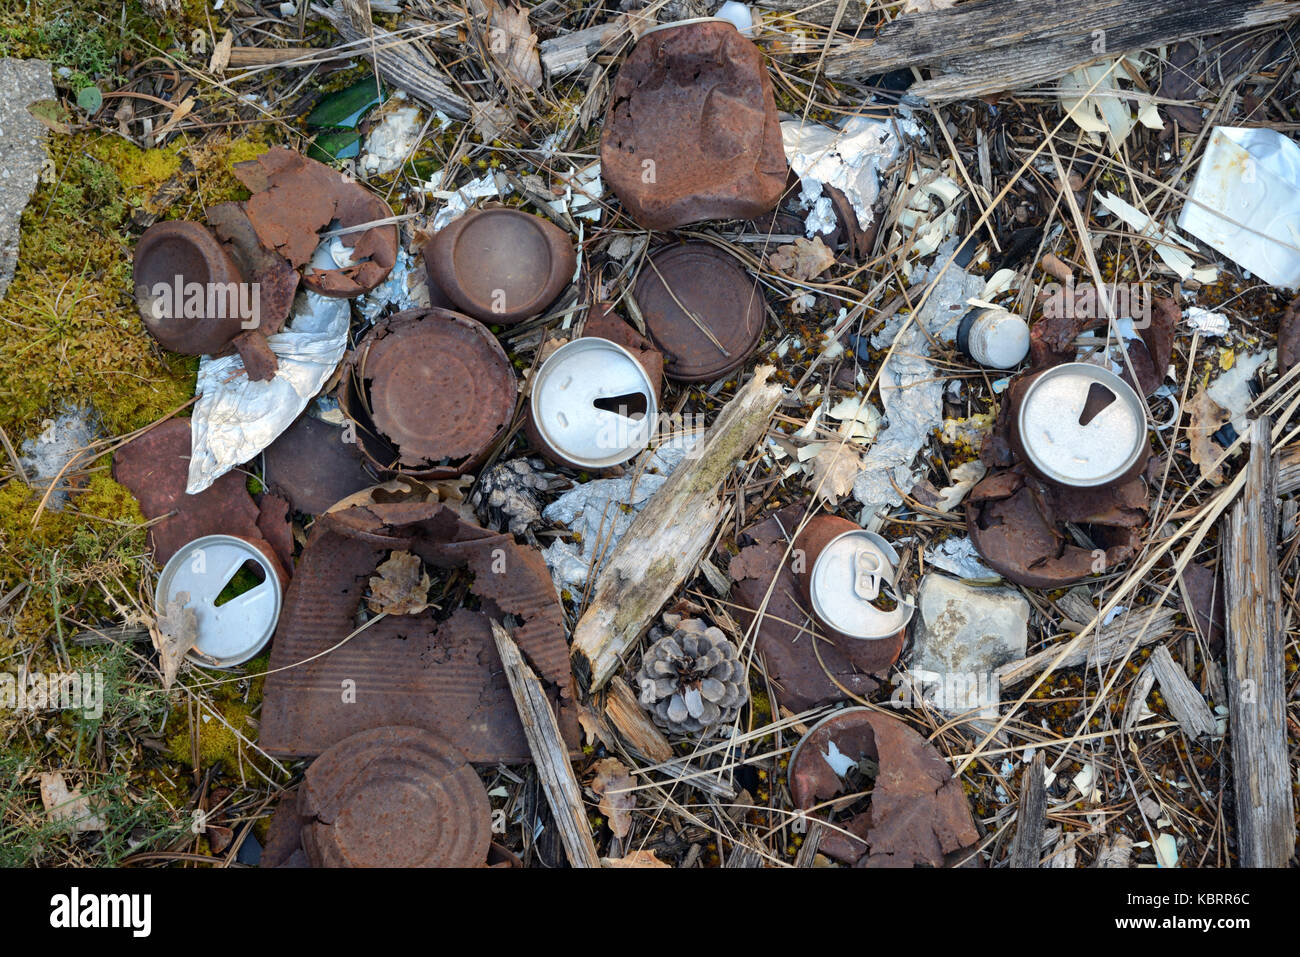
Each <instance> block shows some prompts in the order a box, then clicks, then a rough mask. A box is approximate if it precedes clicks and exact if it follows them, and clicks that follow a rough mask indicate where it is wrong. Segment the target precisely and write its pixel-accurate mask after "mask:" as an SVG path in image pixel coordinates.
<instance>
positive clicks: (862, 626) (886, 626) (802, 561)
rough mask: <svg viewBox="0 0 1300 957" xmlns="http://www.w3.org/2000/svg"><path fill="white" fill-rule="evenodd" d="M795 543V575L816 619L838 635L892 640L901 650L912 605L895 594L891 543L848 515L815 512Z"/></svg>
mask: <svg viewBox="0 0 1300 957" xmlns="http://www.w3.org/2000/svg"><path fill="white" fill-rule="evenodd" d="M794 547H795V560H796V562H797V564H796V566H795V570H796V578H797V579H798V581H799V585H800V588H801V589H802V590H803V593H804V597H805V599H806V600H807V602H808V607H809V608H810V609H811V611H812V613H813V614H814V615H815V616H816V617H817V619H818V621H820V622H821V623H822V624H823V625H824V626H825V627H826V628H828V629H829V630H830V631H831V632H832V633H833V634H835V635H837V636H840V637H844V638H848V639H856V640H859V641H894V642H897V644H898V650H899V651H900V652H901V651H902V648H903V639H904V637H905V636H906V632H907V623H908V622H909V621H911V619H912V613H913V612H914V611H915V610H916V609H915V606H914V605H912V604H911V603H910V602H908V601H906V600H904V599H903V598H902V597H900V596H899V595H898V594H897V593H896V590H895V586H894V576H895V574H896V573H897V570H898V553H897V552H896V551H895V550H894V547H893V546H892V545H890V544H889V543H888V542H887V541H885V539H883V538H881V537H880V536H879V535H877V534H876V533H875V532H869V531H867V530H866V529H864V528H862V527H860V526H859V525H857V524H856V523H855V522H851V521H849V520H848V519H846V518H840V517H838V516H835V515H818V516H816V517H815V518H813V519H811V520H810V521H809V522H808V524H807V525H806V526H804V530H803V531H802V532H801V533H800V534H799V535H798V537H796V538H795V541H794Z"/></svg>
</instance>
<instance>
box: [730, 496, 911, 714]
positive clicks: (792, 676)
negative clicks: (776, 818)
mask: <svg viewBox="0 0 1300 957" xmlns="http://www.w3.org/2000/svg"><path fill="white" fill-rule="evenodd" d="M805 510H806V506H805V505H804V504H795V505H790V506H787V507H786V508H784V509H782V510H781V511H779V512H777V513H775V514H774V515H772V516H770V517H768V518H767V519H765V520H764V521H762V522H759V523H758V524H756V525H754V526H751V527H750V528H747V529H745V531H743V532H742V533H741V534H740V538H739V542H738V543H739V544H740V545H742V546H743V547H742V549H741V551H740V554H738V555H736V556H735V557H734V558H732V559H731V564H730V568H729V571H730V573H731V577H732V580H733V581H735V588H734V590H733V592H732V594H733V596H734V597H735V600H736V604H737V606H738V607H737V608H736V609H735V615H736V621H737V623H738V624H739V625H740V627H741V628H745V629H747V628H748V627H749V625H750V623H751V622H752V621H753V620H754V617H755V614H756V609H758V608H759V607H760V606H761V605H762V603H763V599H764V596H765V595H766V594H767V589H768V586H769V585H770V584H771V583H772V581H773V579H775V580H776V584H775V585H774V586H773V588H772V596H771V598H770V600H769V601H768V603H767V610H766V613H765V614H764V616H763V620H762V622H761V623H760V625H759V627H758V632H757V636H756V639H755V640H756V642H757V647H758V651H759V653H760V654H761V655H762V656H763V660H764V662H765V663H766V666H767V672H768V676H769V677H770V678H771V680H772V684H773V686H774V688H775V689H776V694H777V697H778V698H779V700H780V703H781V704H782V705H784V706H785V707H787V708H789V709H790V710H791V711H796V712H797V711H804V710H806V709H808V708H813V707H816V706H818V705H823V704H829V703H831V702H833V701H841V700H843V699H844V697H845V693H844V690H842V688H843V689H847V690H848V691H850V692H852V693H853V694H856V695H861V696H866V695H869V694H871V693H872V692H873V691H875V690H876V689H877V688H878V687H879V686H880V682H879V681H878V680H877V678H876V677H875V675H877V674H879V673H881V672H883V671H885V670H886V669H887V668H888V667H889V666H890V665H891V664H892V663H893V662H894V661H895V660H897V658H898V655H899V652H900V651H902V647H903V639H904V636H903V635H902V634H900V635H897V636H895V637H894V638H889V639H884V640H882V641H861V640H856V639H854V640H851V641H845V640H841V639H837V638H834V637H826V636H825V633H824V631H823V630H822V629H821V628H820V626H818V625H816V624H815V623H814V622H813V619H812V617H811V614H810V613H809V612H808V611H806V610H805V608H806V604H805V602H804V600H803V598H802V597H801V592H800V588H799V583H798V580H797V578H796V576H795V574H794V571H793V570H792V569H791V561H788V560H787V561H785V562H783V561H782V560H781V559H782V555H784V553H785V547H786V542H787V538H786V535H787V534H791V535H792V534H793V533H794V530H795V528H796V527H797V526H798V523H799V520H800V519H801V518H802V517H803V513H804V511H805ZM783 530H784V531H783ZM792 557H793V556H792ZM814 628H815V629H817V630H816V632H815V633H814V631H813V630H812V629H814ZM814 634H815V635H816V637H814ZM814 641H815V642H817V645H816V648H815V649H814V646H813V642H814ZM818 655H820V658H821V661H820V662H819V661H818ZM823 663H824V664H825V668H823V667H822V664H823ZM841 686H842V687H841Z"/></svg>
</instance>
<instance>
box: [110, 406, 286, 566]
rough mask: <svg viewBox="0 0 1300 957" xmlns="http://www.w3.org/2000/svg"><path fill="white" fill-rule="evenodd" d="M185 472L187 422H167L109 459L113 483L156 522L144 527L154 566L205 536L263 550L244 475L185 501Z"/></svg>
mask: <svg viewBox="0 0 1300 957" xmlns="http://www.w3.org/2000/svg"><path fill="white" fill-rule="evenodd" d="M189 468H190V420H189V419H169V420H167V421H166V422H163V423H161V424H159V425H157V426H155V427H154V428H152V429H150V430H149V431H148V432H146V433H145V434H144V435H142V436H140V437H139V438H137V439H133V440H132V441H131V442H129V443H127V444H126V445H124V446H122V448H120V449H118V450H117V451H116V452H115V453H113V478H114V479H116V480H117V481H118V482H121V483H122V484H123V485H125V486H126V487H127V488H128V489H129V490H130V492H131V494H132V495H134V496H135V498H136V501H138V502H139V503H140V511H141V512H143V513H144V517H145V518H147V519H151V520H152V519H156V518H161V521H159V522H157V523H156V524H153V525H150V526H149V542H150V544H151V545H152V546H153V550H154V560H155V561H157V562H158V563H159V564H162V563H164V562H166V561H167V559H169V558H171V557H172V555H174V554H176V552H178V551H179V550H180V549H181V548H183V547H184V546H185V544H186V543H187V542H191V541H193V540H194V539H196V538H200V537H202V536H204V535H235V536H237V537H239V538H244V539H248V540H249V541H253V542H255V543H259V542H260V543H261V544H262V545H266V542H265V540H264V538H263V536H262V533H261V531H260V530H259V528H258V518H259V512H258V508H257V506H256V505H254V504H253V499H252V497H251V496H249V494H248V489H247V487H246V486H245V484H244V474H243V473H242V472H239V471H232V472H227V473H226V474H225V475H222V476H221V477H219V478H218V479H217V480H216V481H215V482H213V483H212V485H210V486H209V487H208V488H206V489H204V490H203V491H202V492H199V493H198V494H197V495H189V494H187V493H186V492H185V483H186V480H187V478H188V476H189ZM172 513H174V514H172ZM163 516H166V517H163ZM266 550H268V551H269V550H270V546H266Z"/></svg>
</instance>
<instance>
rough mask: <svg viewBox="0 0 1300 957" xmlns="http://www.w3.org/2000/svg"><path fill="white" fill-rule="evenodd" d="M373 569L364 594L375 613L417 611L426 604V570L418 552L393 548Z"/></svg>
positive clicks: (422, 608) (424, 607) (390, 613)
mask: <svg viewBox="0 0 1300 957" xmlns="http://www.w3.org/2000/svg"><path fill="white" fill-rule="evenodd" d="M375 571H376V572H378V574H377V575H371V576H370V594H369V595H368V596H366V607H368V608H369V609H370V610H371V611H373V612H374V613H375V614H377V615H378V614H384V613H387V614H389V615H418V614H419V613H420V612H422V611H424V610H425V609H426V608H428V607H429V573H428V572H426V571H425V570H424V563H423V562H421V561H420V558H419V556H418V555H412V554H411V553H410V552H403V551H395V552H393V554H392V555H390V556H389V557H388V560H387V561H385V562H384V563H383V564H381V565H380V566H379V567H378V568H376V569H375Z"/></svg>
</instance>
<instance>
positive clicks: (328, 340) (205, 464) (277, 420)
mask: <svg viewBox="0 0 1300 957" xmlns="http://www.w3.org/2000/svg"><path fill="white" fill-rule="evenodd" d="M350 317H351V314H350V310H349V306H348V300H346V299H330V298H327V297H326V296H320V295H317V294H316V293H314V292H311V291H310V290H304V291H302V292H300V293H299V294H298V297H297V299H295V300H294V305H293V314H292V315H291V316H290V317H289V322H288V323H287V324H286V326H285V328H284V330H283V331H282V332H279V333H277V334H276V335H273V336H268V337H267V343H268V344H269V345H270V347H271V351H272V352H274V353H275V357H276V360H277V361H278V362H279V368H278V369H277V370H276V373H275V375H274V376H273V377H272V378H271V379H270V380H269V381H267V382H253V381H250V380H249V378H248V375H247V374H246V373H245V371H244V361H243V359H241V358H240V357H239V355H238V353H236V354H235V355H230V356H223V357H221V358H219V359H214V358H212V357H211V356H204V357H203V358H202V359H201V360H200V361H199V377H198V382H197V383H196V385H195V390H194V391H195V392H196V393H198V396H199V401H198V402H197V403H195V406H194V412H193V414H192V415H191V418H190V473H189V481H188V483H187V485H186V487H185V491H186V492H188V493H189V494H191V495H195V494H197V493H199V492H202V491H203V490H204V489H205V488H207V487H208V486H209V485H211V484H212V483H213V482H214V481H216V480H217V478H218V477H219V476H221V475H224V474H225V473H226V472H229V471H230V470H231V469H232V468H234V467H235V466H237V465H241V464H243V463H244V462H247V461H249V460H250V459H252V458H253V457H254V456H255V455H257V454H258V453H260V452H261V451H262V450H263V449H265V448H266V447H267V446H268V445H270V444H271V443H272V442H274V441H275V440H276V439H277V438H278V437H279V436H280V433H281V432H283V431H284V430H285V429H287V428H288V427H289V426H290V425H291V424H292V423H293V421H294V420H295V419H296V418H298V416H299V414H300V413H301V412H302V410H303V409H305V408H306V407H307V403H308V402H309V401H311V398H312V396H314V395H315V394H316V393H317V392H319V391H320V388H321V386H322V385H324V384H325V380H326V379H328V378H329V377H330V376H331V375H333V374H334V370H335V369H336V368H337V367H338V364H339V362H340V361H341V360H342V359H343V353H344V351H345V350H346V349H347V344H348V321H349V319H350Z"/></svg>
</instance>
